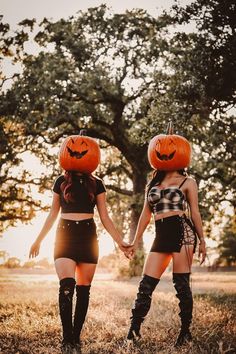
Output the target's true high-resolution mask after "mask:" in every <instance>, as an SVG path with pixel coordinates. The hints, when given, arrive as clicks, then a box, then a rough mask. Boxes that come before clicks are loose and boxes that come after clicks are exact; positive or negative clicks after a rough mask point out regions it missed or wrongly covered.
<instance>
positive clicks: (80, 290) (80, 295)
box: [74, 285, 91, 344]
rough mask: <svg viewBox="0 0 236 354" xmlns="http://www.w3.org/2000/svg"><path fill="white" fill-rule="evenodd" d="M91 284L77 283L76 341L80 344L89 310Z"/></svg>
mask: <svg viewBox="0 0 236 354" xmlns="http://www.w3.org/2000/svg"><path fill="white" fill-rule="evenodd" d="M90 288H91V285H76V295H77V296H76V305H75V314H74V342H75V343H77V344H80V332H81V330H82V327H83V324H84V321H85V317H86V314H87V311H88V305H89V295H90Z"/></svg>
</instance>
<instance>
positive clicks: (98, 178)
mask: <svg viewBox="0 0 236 354" xmlns="http://www.w3.org/2000/svg"><path fill="white" fill-rule="evenodd" d="M93 177H94V178H95V181H96V182H97V183H103V184H104V182H103V180H102V178H100V177H98V176H96V175H93Z"/></svg>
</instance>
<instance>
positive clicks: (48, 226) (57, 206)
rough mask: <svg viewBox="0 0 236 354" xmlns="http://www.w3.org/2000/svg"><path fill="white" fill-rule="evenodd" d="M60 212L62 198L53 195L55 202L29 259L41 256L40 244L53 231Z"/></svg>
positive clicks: (55, 194)
mask: <svg viewBox="0 0 236 354" xmlns="http://www.w3.org/2000/svg"><path fill="white" fill-rule="evenodd" d="M59 210H60V197H59V194H57V193H53V200H52V205H51V209H50V211H49V214H48V216H47V218H46V220H45V222H44V225H43V227H42V229H41V231H40V233H39V235H38V237H37V238H36V240H35V242H34V243H33V245H32V246H31V249H30V252H29V257H32V258H34V257H36V256H37V255H38V254H39V249H40V244H41V242H42V240H43V239H44V238H45V237H46V236H47V234H48V232H49V231H50V230H51V228H52V226H53V224H54V222H55V220H56V218H57V215H58V213H59Z"/></svg>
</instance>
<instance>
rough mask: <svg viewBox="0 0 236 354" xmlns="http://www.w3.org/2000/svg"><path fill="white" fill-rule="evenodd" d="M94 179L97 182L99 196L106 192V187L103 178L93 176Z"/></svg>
mask: <svg viewBox="0 0 236 354" xmlns="http://www.w3.org/2000/svg"><path fill="white" fill-rule="evenodd" d="M93 177H94V178H95V181H96V186H97V194H100V193H103V192H106V187H105V185H104V182H103V180H102V179H101V178H99V177H97V176H94V175H93Z"/></svg>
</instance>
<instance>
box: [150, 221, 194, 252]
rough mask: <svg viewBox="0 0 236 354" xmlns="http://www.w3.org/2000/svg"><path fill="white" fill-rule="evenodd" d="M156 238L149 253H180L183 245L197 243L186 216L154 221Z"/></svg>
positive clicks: (192, 228) (190, 223)
mask: <svg viewBox="0 0 236 354" xmlns="http://www.w3.org/2000/svg"><path fill="white" fill-rule="evenodd" d="M155 230H156V237H155V239H154V242H153V244H152V247H151V250H150V252H163V253H172V252H180V250H181V247H182V246H183V245H184V244H185V245H191V246H194V252H195V248H196V243H197V236H196V230H195V228H194V225H193V224H192V222H191V220H190V219H188V218H187V217H186V215H182V216H179V215H173V216H169V217H167V218H163V219H160V220H156V221H155Z"/></svg>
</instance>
